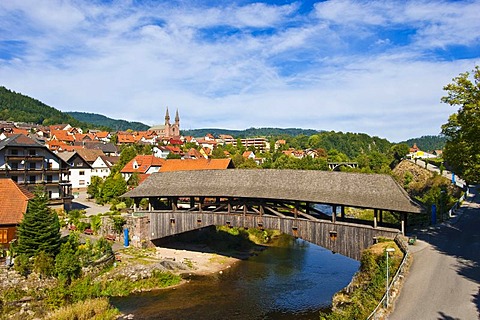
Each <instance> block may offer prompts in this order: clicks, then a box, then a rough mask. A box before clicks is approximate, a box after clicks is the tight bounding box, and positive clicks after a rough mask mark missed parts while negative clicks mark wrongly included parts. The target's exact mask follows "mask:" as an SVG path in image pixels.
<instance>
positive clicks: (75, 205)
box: [72, 191, 110, 216]
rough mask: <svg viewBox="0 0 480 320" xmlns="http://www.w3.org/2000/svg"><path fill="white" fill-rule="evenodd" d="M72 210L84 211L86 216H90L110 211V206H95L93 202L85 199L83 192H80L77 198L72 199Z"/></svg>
mask: <svg viewBox="0 0 480 320" xmlns="http://www.w3.org/2000/svg"><path fill="white" fill-rule="evenodd" d="M72 209H81V210H85V214H86V216H92V215H97V214H99V213H105V212H108V211H110V206H109V205H103V206H101V205H99V204H96V203H95V201H94V200H92V199H87V193H86V192H85V191H81V192H79V194H78V197H76V198H75V199H73V201H72Z"/></svg>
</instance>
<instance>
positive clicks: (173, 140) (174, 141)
mask: <svg viewBox="0 0 480 320" xmlns="http://www.w3.org/2000/svg"><path fill="white" fill-rule="evenodd" d="M168 143H170V144H172V145H182V144H183V141H182V140H180V139H173V138H171V139H170V140H169V141H168Z"/></svg>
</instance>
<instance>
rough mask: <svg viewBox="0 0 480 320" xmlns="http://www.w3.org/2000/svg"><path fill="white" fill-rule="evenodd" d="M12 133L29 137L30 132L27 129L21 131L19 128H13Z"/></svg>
mask: <svg viewBox="0 0 480 320" xmlns="http://www.w3.org/2000/svg"><path fill="white" fill-rule="evenodd" d="M12 133H13V134H19V133H21V134H24V135H26V136H28V130H27V129H19V128H12Z"/></svg>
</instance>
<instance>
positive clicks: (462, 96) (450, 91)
mask: <svg viewBox="0 0 480 320" xmlns="http://www.w3.org/2000/svg"><path fill="white" fill-rule="evenodd" d="M452 81H453V82H452V83H450V84H448V85H446V86H445V87H444V88H443V89H444V90H445V91H447V95H446V96H444V97H442V102H444V103H447V104H449V105H451V106H458V107H459V109H458V111H457V112H456V113H454V114H452V115H451V116H450V117H449V119H448V122H447V123H446V124H444V125H443V126H442V133H443V134H444V135H445V136H446V137H447V142H446V143H445V150H444V158H445V160H446V161H447V163H448V164H449V165H450V166H451V167H452V168H453V170H454V172H456V173H457V174H459V175H460V176H462V177H463V178H464V179H465V180H466V181H467V182H471V183H474V182H479V181H480V142H479V137H480V67H479V66H476V67H475V69H474V70H472V72H471V73H470V72H465V73H461V74H460V75H459V76H457V77H455V78H454V79H453V80H452Z"/></svg>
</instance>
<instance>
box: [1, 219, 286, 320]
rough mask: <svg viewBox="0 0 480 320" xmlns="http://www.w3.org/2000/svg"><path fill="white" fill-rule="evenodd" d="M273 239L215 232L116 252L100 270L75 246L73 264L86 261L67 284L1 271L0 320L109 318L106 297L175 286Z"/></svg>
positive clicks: (267, 234)
mask: <svg viewBox="0 0 480 320" xmlns="http://www.w3.org/2000/svg"><path fill="white" fill-rule="evenodd" d="M276 236H277V233H276V232H274V231H266V230H254V229H251V230H245V229H243V228H228V227H217V228H212V229H211V230H207V231H205V232H199V233H197V234H196V237H199V238H198V239H195V241H193V242H192V241H191V240H192V239H188V240H189V241H190V243H189V244H188V242H186V245H184V246H181V247H180V248H164V247H162V248H149V249H135V248H127V249H121V250H119V251H118V252H116V256H117V258H119V260H121V261H115V260H114V259H113V258H112V259H110V260H109V262H106V263H102V264H100V265H98V264H96V263H93V261H92V260H91V259H90V258H89V259H86V258H85V252H84V251H88V252H90V251H91V249H93V248H95V247H96V246H95V245H91V244H90V243H89V242H87V244H83V245H77V244H76V245H75V247H78V248H79V249H78V251H77V253H75V255H76V256H77V259H78V258H80V257H81V258H82V259H81V260H82V261H92V262H88V263H87V264H86V265H85V266H84V267H83V269H82V272H81V273H80V276H79V277H78V278H77V279H72V280H71V282H62V281H60V280H59V279H57V278H54V277H51V276H49V277H45V276H41V275H39V274H37V273H35V272H33V271H32V272H31V273H30V274H29V275H27V276H26V277H24V276H21V275H20V274H19V273H18V272H16V271H14V270H13V269H11V270H7V269H4V270H3V271H2V272H3V273H4V276H5V279H7V280H8V281H3V280H2V282H3V283H2V286H1V289H2V290H1V292H0V319H2V320H3V319H19V320H20V319H21V320H26V319H35V318H37V319H38V318H42V319H44V318H45V319H115V318H116V317H117V316H118V315H119V311H118V310H116V309H115V308H113V307H112V306H111V305H110V304H109V298H110V297H115V296H126V295H129V294H131V293H135V292H140V291H150V290H155V289H161V288H166V287H171V286H175V285H178V284H180V283H182V274H184V273H185V274H210V273H214V272H219V271H220V270H223V269H225V268H228V267H230V266H231V265H232V264H233V263H235V262H236V261H238V259H245V258H248V257H249V256H250V255H251V254H253V253H254V252H255V251H258V250H261V249H262V246H259V245H261V244H266V243H268V242H269V241H270V240H271V239H272V238H276ZM177 240H181V237H179V238H177V239H175V241H177ZM90 247H92V248H90ZM107 249H108V248H107ZM93 251H95V250H93ZM106 252H111V249H108V250H106Z"/></svg>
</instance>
